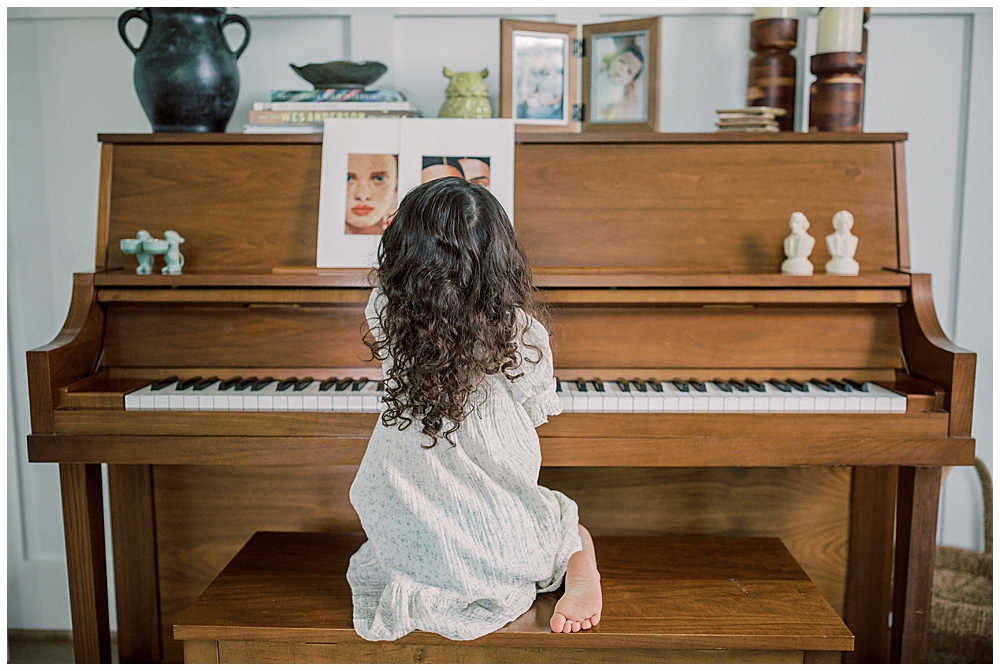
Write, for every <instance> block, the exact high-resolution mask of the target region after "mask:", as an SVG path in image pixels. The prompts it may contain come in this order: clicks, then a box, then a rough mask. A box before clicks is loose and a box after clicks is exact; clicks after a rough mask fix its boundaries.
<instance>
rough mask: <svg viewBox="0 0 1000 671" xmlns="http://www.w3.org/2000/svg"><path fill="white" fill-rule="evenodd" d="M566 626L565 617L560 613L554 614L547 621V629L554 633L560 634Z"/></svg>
mask: <svg viewBox="0 0 1000 671" xmlns="http://www.w3.org/2000/svg"><path fill="white" fill-rule="evenodd" d="M565 624H566V617H565V616H564V615H563V614H562V613H555V614H554V615H553V616H552V619H551V620H549V627H550V628H551V629H552V631H554V632H561V631H562V630H563V626H564V625H565Z"/></svg>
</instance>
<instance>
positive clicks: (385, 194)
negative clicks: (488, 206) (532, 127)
mask: <svg viewBox="0 0 1000 671" xmlns="http://www.w3.org/2000/svg"><path fill="white" fill-rule="evenodd" d="M449 176H451V177H460V178H463V179H466V180H468V181H470V182H473V183H475V184H479V185H481V186H483V187H485V188H487V189H489V190H490V191H491V192H492V193H493V195H494V196H496V198H497V200H499V201H500V203H501V205H503V207H504V209H505V210H506V211H507V216H508V217H509V218H510V219H511V221H513V214H514V126H513V122H512V121H510V120H508V119H405V118H404V119H399V118H392V119H327V120H326V122H325V125H324V133H323V152H322V163H321V174H320V197H319V201H320V202H319V222H318V230H317V236H316V266H317V267H318V268H372V267H374V266H375V263H376V253H377V251H378V245H379V241H380V240H381V236H382V232H383V231H385V229H386V228H387V227H388V226H389V225H390V223H391V222H392V216H393V214H394V213H395V211H396V207H397V206H398V204H399V202H400V200H401V199H402V198H403V196H405V195H406V193H407V192H408V191H409V190H410V189H412V188H414V187H415V186H418V185H420V184H423V183H424V182H428V181H430V180H432V179H440V178H441V177H449Z"/></svg>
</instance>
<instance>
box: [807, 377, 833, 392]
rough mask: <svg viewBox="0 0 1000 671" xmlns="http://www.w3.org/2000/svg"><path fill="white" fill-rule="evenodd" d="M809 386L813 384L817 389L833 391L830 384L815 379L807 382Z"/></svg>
mask: <svg viewBox="0 0 1000 671" xmlns="http://www.w3.org/2000/svg"><path fill="white" fill-rule="evenodd" d="M809 384H814V385H816V386H817V387H819V388H820V389H822V390H823V391H833V385H832V384H830V383H829V382H823V380H819V379H817V378H813V379H811V380H809Z"/></svg>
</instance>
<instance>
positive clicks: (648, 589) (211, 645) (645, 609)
mask: <svg viewBox="0 0 1000 671" xmlns="http://www.w3.org/2000/svg"><path fill="white" fill-rule="evenodd" d="M363 541H364V536H363V535H362V534H334V533H329V534H328V533H278V532H259V533H256V534H254V536H253V537H252V538H251V539H250V540H249V541H248V542H247V544H246V545H245V546H244V547H243V549H242V550H241V551H240V552H239V553H238V554H237V555H236V557H235V558H233V560H232V561H231V562H230V563H229V565H228V566H227V567H226V568H225V569H224V570H223V571H222V573H221V574H220V575H219V576H218V577H217V578H216V579H215V580H214V581H213V582H212V584H211V585H210V586H209V587H208V589H206V590H205V592H204V594H202V595H201V596H200V597H199V598H198V600H197V601H196V602H195V603H194V604H193V605H192V606H191V608H189V609H188V610H187V611H186V612H185V613H184V614H183V615H182V616H181V617H180V619H179V620H178V622H177V623H176V624H175V625H174V638H176V639H178V640H182V641H183V642H184V661H185V662H192V663H269V662H275V663H303V662H317V663H331V662H352V663H358V662H364V663H370V662H402V663H415V662H426V663H453V662H481V663H508V662H513V663H535V662H546V663H568V662H591V663H601V662H654V663H662V662H688V663H697V662H709V663H716V662H742V663H748V662H799V663H801V662H807V663H808V662H814V663H836V662H839V661H840V655H841V651H844V650H852V649H853V648H854V636H853V635H852V634H851V632H850V630H848V628H847V627H846V626H845V625H844V623H843V622H842V621H841V619H840V618H839V617H838V616H837V613H836V612H835V611H834V610H833V608H831V607H830V605H829V604H828V603H827V602H826V601H825V600H824V599H823V597H822V596H821V595H820V593H819V591H818V590H817V589H816V587H815V586H814V585H813V584H812V582H810V580H809V578H808V577H807V576H806V574H805V573H804V572H803V571H802V569H801V568H800V567H799V566H798V564H796V562H795V560H794V559H793V558H792V556H791V555H790V554H789V553H788V551H787V550H786V549H785V546H784V545H782V543H781V541H780V540H778V539H776V538H719V537H704V536H699V537H597V538H595V539H594V545H595V547H596V549H597V560H598V565H599V568H600V570H601V576H602V583H603V588H604V611H603V616H602V619H601V623H600V624H599V625H598V626H597V627H594V628H593V629H591V630H589V631H586V632H579V633H576V634H554V633H552V632H551V631H550V630H549V626H548V622H549V618H550V617H551V615H552V609H553V606H554V605H555V602H556V600H557V599H558V597H559V595H560V594H561V591H559V592H555V593H552V594H542V595H539V598H538V599H537V600H536V601H535V604H534V606H532V608H531V609H530V610H529V611H528V612H527V613H525V614H524V615H522V616H521V617H520V618H518V619H517V620H515V621H514V622H511V623H510V624H508V625H507V626H505V627H503V628H502V629H500V630H499V631H497V632H494V633H492V634H490V635H488V636H484V637H483V638H480V639H477V640H475V641H461V642H460V641H450V640H448V639H445V638H442V637H441V636H438V635H437V634H428V633H424V632H413V633H411V634H409V635H407V636H405V637H403V638H401V639H399V640H398V641H393V642H378V643H373V642H369V641H365V640H363V639H362V638H360V637H359V636H358V635H357V634H356V633H355V632H354V628H353V626H352V613H353V611H352V605H351V590H350V587H349V585H348V583H347V579H346V577H345V575H346V572H347V564H348V560H349V559H350V556H351V555H352V554H353V553H354V552H355V550H357V548H358V547H360V545H361V543H362V542H363Z"/></svg>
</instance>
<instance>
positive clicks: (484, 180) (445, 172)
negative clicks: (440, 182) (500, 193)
mask: <svg viewBox="0 0 1000 671" xmlns="http://www.w3.org/2000/svg"><path fill="white" fill-rule="evenodd" d="M442 177H461V178H462V179H464V180H465V181H467V182H472V183H473V184H478V185H479V186H481V187H483V188H485V189H487V190H488V189H489V188H490V157H489V156H424V157H423V162H422V164H421V171H420V183H421V184H426V183H427V182H433V181H434V180H435V179H441V178H442Z"/></svg>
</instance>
